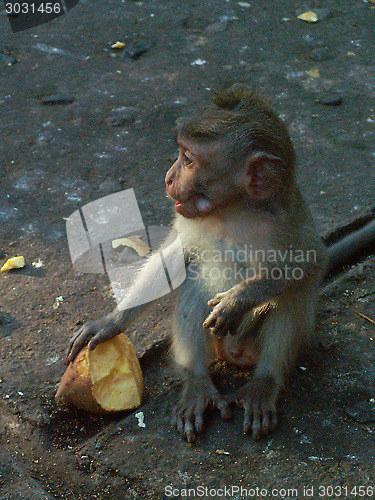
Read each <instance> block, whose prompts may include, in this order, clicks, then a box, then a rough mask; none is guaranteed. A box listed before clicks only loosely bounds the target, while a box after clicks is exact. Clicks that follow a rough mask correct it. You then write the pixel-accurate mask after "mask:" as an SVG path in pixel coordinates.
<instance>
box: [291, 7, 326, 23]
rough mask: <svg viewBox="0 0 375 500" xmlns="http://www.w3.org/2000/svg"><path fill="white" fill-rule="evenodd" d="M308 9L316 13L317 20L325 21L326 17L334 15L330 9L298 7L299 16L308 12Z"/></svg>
mask: <svg viewBox="0 0 375 500" xmlns="http://www.w3.org/2000/svg"><path fill="white" fill-rule="evenodd" d="M306 11H307V12H313V13H314V14H316V17H317V21H324V20H325V19H328V18H329V17H331V16H332V11H331V10H329V9H307V10H306V9H297V10H296V16H297V17H298V16H300V15H302V14H306ZM310 22H311V21H310ZM315 22H316V21H315Z"/></svg>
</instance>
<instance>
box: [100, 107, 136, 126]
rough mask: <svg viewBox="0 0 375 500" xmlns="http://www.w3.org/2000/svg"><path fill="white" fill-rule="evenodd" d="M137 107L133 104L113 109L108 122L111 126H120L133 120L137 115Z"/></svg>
mask: <svg viewBox="0 0 375 500" xmlns="http://www.w3.org/2000/svg"><path fill="white" fill-rule="evenodd" d="M137 114H138V112H137V109H136V108H133V107H131V106H124V107H123V108H118V109H113V110H112V111H111V113H110V115H109V116H108V117H107V119H106V122H107V124H108V125H109V126H110V127H120V126H121V125H124V124H125V123H130V122H133V121H134V120H135V119H136V117H137Z"/></svg>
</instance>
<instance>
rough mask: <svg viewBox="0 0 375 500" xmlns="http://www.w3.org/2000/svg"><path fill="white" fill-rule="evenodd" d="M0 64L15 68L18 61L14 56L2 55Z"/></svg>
mask: <svg viewBox="0 0 375 500" xmlns="http://www.w3.org/2000/svg"><path fill="white" fill-rule="evenodd" d="M0 62H1V63H2V64H3V65H4V66H13V64H16V62H17V59H16V58H15V57H13V56H9V55H8V54H0Z"/></svg>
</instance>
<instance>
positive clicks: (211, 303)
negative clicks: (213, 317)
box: [207, 295, 222, 307]
mask: <svg viewBox="0 0 375 500" xmlns="http://www.w3.org/2000/svg"><path fill="white" fill-rule="evenodd" d="M221 299H222V297H220V296H219V295H216V296H215V297H214V298H213V299H210V300H209V301H208V302H207V305H208V306H210V307H215V306H217V305H218V303H219V302H221Z"/></svg>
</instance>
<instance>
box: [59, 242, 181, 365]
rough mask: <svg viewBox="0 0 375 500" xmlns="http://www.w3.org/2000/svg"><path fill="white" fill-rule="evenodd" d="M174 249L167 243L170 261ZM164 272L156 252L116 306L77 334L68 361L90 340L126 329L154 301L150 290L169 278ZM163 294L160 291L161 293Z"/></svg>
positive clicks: (91, 345)
mask: <svg viewBox="0 0 375 500" xmlns="http://www.w3.org/2000/svg"><path fill="white" fill-rule="evenodd" d="M173 252H174V248H173V247H172V246H171V247H168V246H167V247H166V248H165V250H164V253H163V254H164V257H165V258H166V259H168V260H169V261H171V260H173V257H174V254H173ZM177 264H178V263H177ZM177 264H176V265H177ZM164 273H165V271H164V267H163V265H162V264H161V260H160V256H159V254H158V253H157V252H156V253H155V254H152V255H151V256H150V258H149V259H148V260H147V262H146V263H145V264H144V266H143V267H142V268H141V269H140V271H139V273H138V275H137V277H136V278H135V280H134V282H133V283H132V284H131V286H130V287H129V288H128V290H127V291H126V293H125V294H124V297H123V299H122V300H121V302H120V304H118V306H117V307H116V309H115V310H114V311H113V312H111V313H110V314H108V315H107V316H105V317H104V318H101V319H99V320H96V321H87V322H86V323H85V324H84V325H82V327H81V328H80V329H79V330H78V331H77V332H76V333H75V334H74V336H73V338H72V340H71V341H70V344H69V347H68V350H67V355H66V358H65V363H66V364H68V363H70V362H71V361H73V360H74V358H75V357H76V356H77V354H78V353H79V351H80V350H81V349H82V348H83V347H84V346H85V345H86V344H88V347H89V349H95V347H96V346H97V345H98V344H100V343H101V342H105V341H106V340H109V339H111V338H113V337H115V336H116V335H119V334H120V333H121V332H123V331H124V330H125V329H126V328H127V327H128V326H129V325H130V324H131V323H132V322H133V321H134V320H135V319H136V317H137V316H138V315H139V314H140V313H141V312H142V311H143V310H144V309H145V308H146V307H147V306H148V305H149V304H151V303H152V302H153V300H152V299H153V297H155V294H154V295H152V293H151V294H150V291H152V289H153V287H154V286H156V287H157V285H158V284H160V283H163V281H162V280H163V279H165V274H164ZM161 295H162V294H161ZM161 295H160V294H159V295H158V297H160V296H161ZM150 297H152V298H150Z"/></svg>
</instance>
